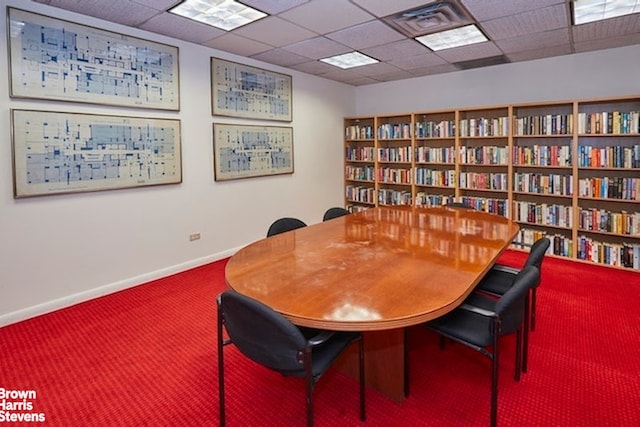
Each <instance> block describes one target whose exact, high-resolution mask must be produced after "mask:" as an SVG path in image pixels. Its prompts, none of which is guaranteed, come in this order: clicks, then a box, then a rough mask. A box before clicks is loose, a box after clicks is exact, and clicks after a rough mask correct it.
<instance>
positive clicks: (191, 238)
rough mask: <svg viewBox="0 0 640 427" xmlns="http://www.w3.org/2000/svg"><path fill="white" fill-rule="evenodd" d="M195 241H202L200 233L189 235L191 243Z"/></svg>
mask: <svg viewBox="0 0 640 427" xmlns="http://www.w3.org/2000/svg"><path fill="white" fill-rule="evenodd" d="M194 240H200V233H192V234H189V241H190V242H193V241H194Z"/></svg>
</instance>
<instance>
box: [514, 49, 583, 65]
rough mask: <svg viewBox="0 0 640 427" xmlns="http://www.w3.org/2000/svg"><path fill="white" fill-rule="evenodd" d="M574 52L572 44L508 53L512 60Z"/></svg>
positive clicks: (525, 59) (528, 59)
mask: <svg viewBox="0 0 640 427" xmlns="http://www.w3.org/2000/svg"><path fill="white" fill-rule="evenodd" d="M570 53H572V52H571V47H570V46H553V47H548V48H544V49H532V50H525V51H521V52H513V53H509V54H507V55H506V57H507V58H508V59H509V61H511V62H519V61H530V60H533V59H541V58H546V57H548V56H549V55H553V56H557V55H568V54H570Z"/></svg>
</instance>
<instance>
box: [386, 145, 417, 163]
mask: <svg viewBox="0 0 640 427" xmlns="http://www.w3.org/2000/svg"><path fill="white" fill-rule="evenodd" d="M411 153H412V150H411V147H389V148H378V161H380V162H403V163H411V158H412V156H411Z"/></svg>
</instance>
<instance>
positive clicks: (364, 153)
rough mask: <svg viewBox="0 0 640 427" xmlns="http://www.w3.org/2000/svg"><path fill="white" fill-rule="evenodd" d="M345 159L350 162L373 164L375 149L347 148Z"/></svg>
mask: <svg viewBox="0 0 640 427" xmlns="http://www.w3.org/2000/svg"><path fill="white" fill-rule="evenodd" d="M345 159H346V160H347V161H350V162H373V161H374V150H373V147H346V151H345Z"/></svg>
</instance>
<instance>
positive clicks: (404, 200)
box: [378, 188, 412, 206]
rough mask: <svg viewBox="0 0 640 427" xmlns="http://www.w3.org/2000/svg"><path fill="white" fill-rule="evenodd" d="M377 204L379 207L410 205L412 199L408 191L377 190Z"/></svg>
mask: <svg viewBox="0 0 640 427" xmlns="http://www.w3.org/2000/svg"><path fill="white" fill-rule="evenodd" d="M378 204H380V205H393V206H398V205H411V204H412V198H411V192H410V191H397V190H390V189H384V188H383V189H380V190H378Z"/></svg>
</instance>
